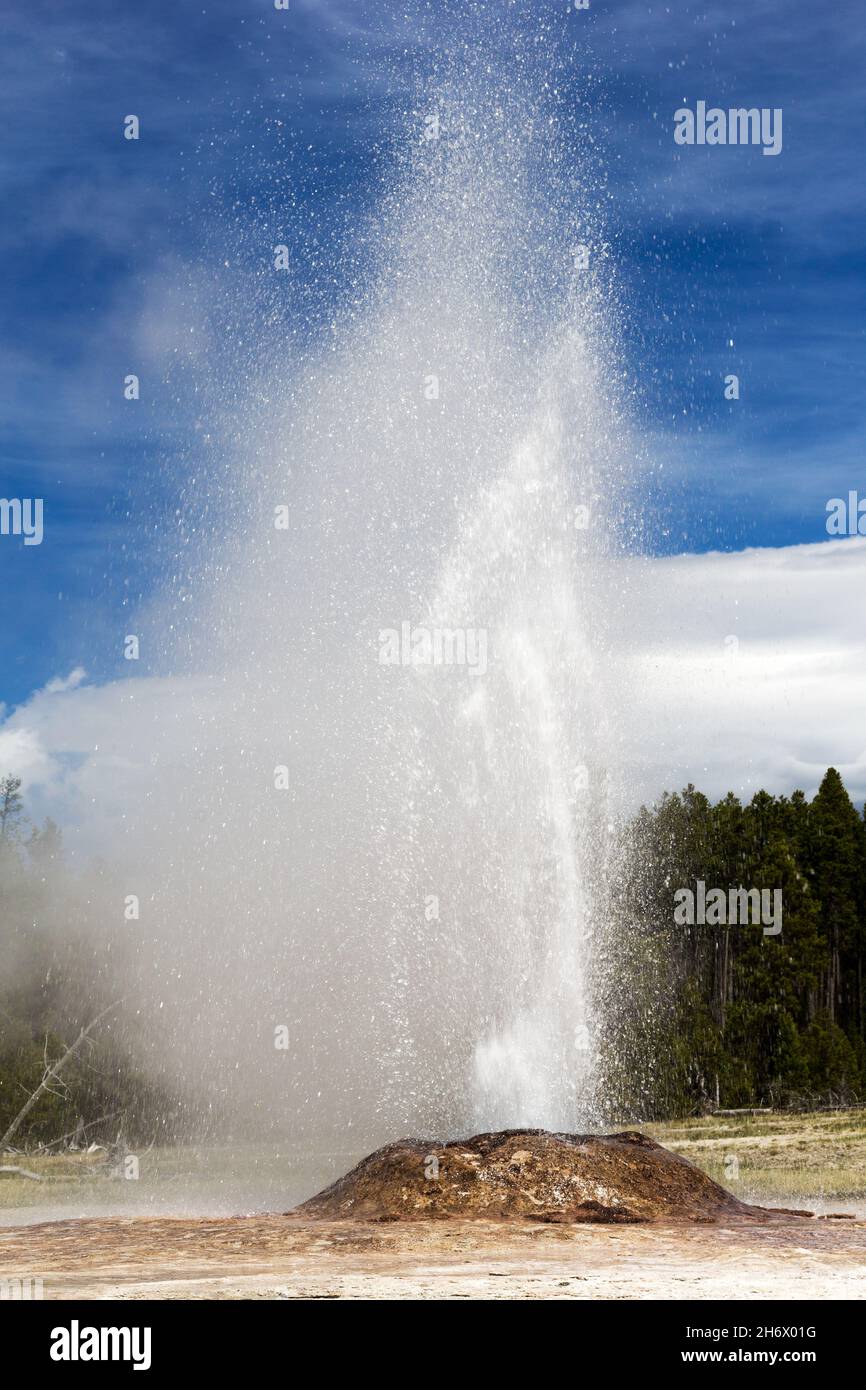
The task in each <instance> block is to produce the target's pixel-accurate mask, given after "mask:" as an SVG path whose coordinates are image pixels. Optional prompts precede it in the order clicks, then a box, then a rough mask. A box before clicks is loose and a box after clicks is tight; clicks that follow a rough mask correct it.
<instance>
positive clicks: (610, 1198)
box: [296, 1129, 811, 1222]
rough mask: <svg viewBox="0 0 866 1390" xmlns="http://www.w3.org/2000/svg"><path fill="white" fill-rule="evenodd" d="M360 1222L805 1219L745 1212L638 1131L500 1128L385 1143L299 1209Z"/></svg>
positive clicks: (758, 1209) (688, 1165) (755, 1209)
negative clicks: (448, 1138) (443, 1139)
mask: <svg viewBox="0 0 866 1390" xmlns="http://www.w3.org/2000/svg"><path fill="white" fill-rule="evenodd" d="M296 1214H297V1215H299V1216H306V1217H314V1218H322V1219H323V1220H331V1221H333V1220H340V1219H346V1218H349V1217H352V1218H354V1219H355V1220H362V1221H417V1220H423V1219H430V1218H437V1217H438V1218H443V1217H463V1218H466V1217H485V1218H487V1219H488V1220H491V1219H492V1220H511V1219H514V1218H520V1217H531V1218H534V1219H535V1220H536V1221H557V1222H559V1221H561V1222H571V1221H602V1222H605V1221H606V1222H616V1221H622V1222H635V1221H704V1222H706V1221H718V1220H725V1221H728V1220H731V1219H734V1220H749V1219H755V1218H758V1219H760V1220H764V1221H765V1220H766V1219H767V1218H768V1216H777V1215H784V1216H792V1215H799V1216H808V1215H810V1214H811V1213H809V1212H796V1213H795V1212H781V1213H780V1212H777V1211H772V1212H770V1211H767V1210H766V1209H765V1208H762V1207H752V1206H748V1205H747V1204H746V1203H745V1202H740V1201H738V1200H737V1198H736V1197H733V1196H732V1195H731V1193H730V1192H726V1191H725V1189H724V1188H723V1187H720V1186H719V1184H718V1183H716V1182H713V1180H712V1178H708V1177H707V1175H706V1174H705V1173H702V1172H701V1170H700V1169H699V1168H695V1167H694V1165H693V1164H691V1163H689V1162H688V1161H687V1160H686V1159H684V1158H680V1157H679V1156H678V1155H677V1154H674V1153H671V1152H670V1151H669V1150H668V1149H664V1148H662V1146H661V1145H660V1144H656V1143H655V1141H654V1140H652V1139H648V1138H647V1137H646V1136H645V1135H643V1134H636V1133H631V1132H628V1133H625V1134H604V1135H600V1134H550V1133H548V1132H547V1131H546V1130H543V1129H506V1130H502V1131H500V1132H499V1133H497V1134H476V1135H475V1137H474V1138H472V1139H461V1140H455V1141H454V1142H453V1143H450V1144H439V1143H434V1142H430V1141H427V1140H421V1139H401V1140H399V1141H398V1142H397V1143H396V1144H386V1146H385V1147H384V1148H383V1149H377V1150H376V1152H375V1153H372V1154H370V1155H369V1156H368V1157H367V1158H365V1159H362V1161H361V1162H360V1163H359V1164H358V1165H357V1167H355V1168H353V1169H352V1171H351V1172H350V1173H347V1174H346V1175H345V1177H342V1178H340V1179H338V1181H337V1182H335V1183H332V1184H331V1186H330V1187H326V1188H325V1190H324V1191H323V1192H320V1193H318V1195H317V1196H315V1197H311V1198H310V1199H309V1201H307V1202H304V1203H303V1204H302V1205H301V1206H299V1207H297V1208H296Z"/></svg>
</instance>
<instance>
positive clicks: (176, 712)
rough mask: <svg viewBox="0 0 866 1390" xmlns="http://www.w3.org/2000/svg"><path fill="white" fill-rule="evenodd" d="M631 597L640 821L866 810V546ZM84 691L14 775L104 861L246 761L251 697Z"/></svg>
mask: <svg viewBox="0 0 866 1390" xmlns="http://www.w3.org/2000/svg"><path fill="white" fill-rule="evenodd" d="M620 579H621V581H622V594H623V596H624V600H623V602H622V604H621V617H620V619H619V622H618V624H617V627H616V631H615V633H614V640H613V642H612V644H611V649H612V653H613V655H612V657H611V663H612V666H613V675H614V677H615V681H614V684H615V686H616V687H617V688H618V690H619V692H620V693H619V698H618V712H617V715H616V719H615V720H614V721H613V722H614V724H615V725H618V727H619V738H618V748H617V750H616V753H615V756H614V762H615V763H618V764H619V769H618V770H617V768H616V767H615V768H614V784H615V785H618V786H619V790H620V793H621V795H622V798H623V799H624V801H625V803H626V804H630V805H634V804H635V803H636V802H637V801H638V800H646V799H651V798H653V797H654V796H656V795H657V794H658V793H659V792H660V791H661V790H663V789H665V788H668V789H672V790H673V789H677V788H679V787H681V786H683V785H684V784H685V783H686V782H687V781H692V782H694V783H695V784H696V785H697V786H698V787H700V788H701V789H702V790H703V791H705V792H707V794H709V795H712V796H718V795H722V794H723V793H724V792H726V791H727V790H729V789H731V790H733V791H735V792H737V793H738V794H740V795H743V796H746V797H748V796H750V795H751V794H752V793H753V792H754V791H755V790H757V789H758V788H759V787H765V788H766V789H767V790H768V791H773V792H790V791H792V790H793V789H794V788H795V787H802V788H803V789H804V790H805V791H806V792H807V793H810V794H811V793H813V792H814V791H815V789H816V787H817V785H818V783H819V781H820V778H821V776H822V774H823V772H824V771H825V770H826V768H827V766H828V765H831V764H832V765H834V766H836V767H838V768H839V770H840V772H841V773H842V775H843V777H844V779H845V782H846V785H847V786H848V788H849V791H850V792H851V794H852V796H853V797H854V798H855V799H856V800H858V801H861V800H863V799H864V797H866V719H864V709H866V698H864V696H866V632H864V624H863V612H864V599H866V540H860V539H852V540H845V541H828V542H825V543H822V544H816V545H805V546H795V547H789V548H786V549H778V550H746V551H740V552H737V553H734V554H719V553H715V554H706V555H679V556H674V557H670V558H663V559H631V560H628V561H625V562H624V563H623V566H622V571H621V574H620ZM731 639H736V641H735V642H734V641H732V640H731ZM83 680H84V671H83V668H81V667H76V668H75V670H74V671H72V672H71V673H70V675H69V676H67V677H65V678H57V679H55V680H52V681H50V682H49V683H48V685H47V686H46V687H45V689H44V690H41V691H38V692H37V693H35V694H34V695H33V696H32V697H31V698H30V699H29V700H28V701H27V702H26V703H25V704H24V705H22V706H20V707H18V708H17V709H15V710H13V711H11V712H7V713H6V717H5V719H4V720H3V722H2V723H0V773H5V772H12V773H15V774H16V775H18V776H21V777H22V778H23V779H24V782H25V784H26V789H27V797H28V804H29V805H30V807H31V810H32V812H33V814H34V817H35V818H38V817H39V816H41V815H43V814H51V815H52V816H53V817H54V818H55V819H56V820H58V821H59V822H60V823H61V824H62V825H63V826H64V827H65V828H66V832H67V838H68V839H69V840H70V842H71V843H75V842H76V841H77V842H78V843H80V844H81V845H82V846H85V847H86V848H87V849H88V850H89V851H91V852H92V851H99V852H106V853H108V852H110V851H111V847H112V844H113V842H114V836H115V833H116V830H117V827H118V826H119V825H121V824H122V823H123V822H125V821H126V820H127V818H128V812H129V808H130V807H131V806H132V805H135V804H136V803H141V802H143V801H145V800H147V799H149V798H151V797H154V796H156V795H158V793H157V791H156V788H157V787H158V786H159V785H160V779H161V778H162V779H164V778H165V776H169V777H170V778H171V779H172V783H173V784H174V785H175V786H176V785H177V784H178V781H179V780H183V779H188V780H190V781H194V780H195V779H196V778H200V777H201V775H202V770H203V769H204V770H207V769H209V768H212V769H213V768H219V766H220V765H221V763H222V761H223V758H224V757H225V758H226V759H227V760H228V761H232V759H233V753H234V751H235V750H234V745H235V743H236V742H237V737H236V727H235V722H234V720H235V716H236V713H237V702H238V698H239V691H238V687H237V686H235V685H227V684H226V683H224V682H223V683H212V682H210V681H208V680H207V679H206V678H205V677H189V676H183V677H180V676H178V677H162V678H144V679H128V680H123V681H116V682H112V683H110V684H107V685H103V686H96V685H84V684H82V682H83ZM278 704H279V707H280V709H282V708H283V704H282V702H281V701H280V702H278ZM245 737H246V739H247V747H248V749H250V750H255V747H256V741H257V739H258V740H259V742H260V745H261V748H262V749H263V750H269V749H270V745H271V743H272V742H273V732H272V730H270V729H263V730H261V731H256V730H255V729H250V728H249V727H247V728H246V729H245ZM263 756H264V761H265V762H266V761H267V757H268V752H265V753H264V754H263ZM271 761H273V758H271ZM163 785H165V783H164V782H163Z"/></svg>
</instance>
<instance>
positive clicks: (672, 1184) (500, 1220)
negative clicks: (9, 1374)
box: [0, 1117, 866, 1300]
mask: <svg viewBox="0 0 866 1390" xmlns="http://www.w3.org/2000/svg"><path fill="white" fill-rule="evenodd" d="M731 1123H733V1122H731ZM737 1123H740V1122H737ZM802 1123H803V1122H802V1120H801V1124H800V1129H798V1130H795V1129H794V1128H793V1127H792V1128H791V1129H790V1131H789V1132H787V1133H785V1134H784V1135H782V1136H781V1139H782V1140H788V1141H790V1142H788V1143H787V1144H786V1143H784V1142H781V1143H780V1145H779V1151H780V1152H781V1153H782V1154H783V1156H784V1161H785V1162H790V1161H791V1160H790V1155H791V1153H792V1152H794V1151H795V1150H796V1146H797V1145H799V1144H801V1143H802V1138H799V1137H798V1138H795V1137H794V1136H795V1135H801V1134H802ZM853 1125H854V1130H855V1131H856V1132H855V1133H852V1132H849V1128H850V1127H849V1128H845V1127H844V1126H843V1127H842V1128H841V1130H840V1126H839V1125H838V1124H837V1125H836V1126H835V1127H831V1126H825V1129H826V1130H827V1131H828V1133H829V1132H830V1131H831V1129H832V1134H833V1138H832V1144H833V1145H835V1146H836V1147H837V1148H839V1150H840V1152H839V1157H841V1156H842V1155H843V1151H844V1154H845V1155H847V1161H848V1162H849V1163H850V1162H851V1161H852V1160H855V1162H856V1159H855V1154H856V1152H859V1150H857V1148H856V1146H857V1144H858V1143H859V1129H858V1128H857V1127H858V1126H860V1127H862V1120H860V1119H859V1118H856V1117H855V1120H854V1122H853ZM753 1127H754V1129H755V1132H754V1133H752V1132H751V1131H752V1128H753ZM740 1128H741V1129H742V1128H746V1129H749V1131H750V1132H749V1134H746V1135H744V1134H743V1133H739V1134H737V1135H733V1134H731V1133H728V1132H723V1133H721V1134H720V1133H718V1132H716V1131H714V1130H713V1127H712V1124H710V1123H708V1122H695V1129H694V1130H692V1131H688V1130H681V1131H678V1132H677V1133H676V1138H675V1140H674V1142H676V1143H677V1147H678V1148H679V1149H680V1151H681V1152H683V1151H685V1152H687V1153H688V1155H689V1158H690V1159H694V1160H695V1165H693V1163H692V1162H686V1161H685V1160H684V1159H682V1158H679V1157H677V1155H676V1154H674V1153H672V1152H670V1151H668V1150H666V1149H661V1148H659V1146H658V1145H657V1144H654V1143H653V1142H652V1141H651V1140H649V1139H647V1138H646V1137H645V1136H642V1135H640V1134H630V1135H629V1134H627V1135H621V1136H608V1137H606V1138H605V1137H584V1138H581V1137H580V1136H556V1135H545V1134H543V1133H542V1132H538V1131H530V1132H527V1131H522V1132H512V1133H506V1134H502V1135H482V1136H476V1137H475V1138H474V1139H472V1140H470V1141H462V1142H461V1143H457V1144H448V1145H437V1144H431V1143H429V1142H421V1141H403V1142H401V1143H399V1144H395V1145H389V1146H387V1147H386V1148H385V1149H384V1150H378V1151H377V1152H376V1154H373V1155H371V1156H370V1157H369V1158H367V1159H366V1160H363V1161H362V1162H361V1163H360V1164H359V1165H357V1167H356V1168H355V1169H353V1170H352V1171H350V1172H349V1173H348V1174H346V1176H345V1177H344V1178H342V1179H339V1180H338V1181H337V1182H336V1183H334V1184H332V1185H331V1187H330V1188H326V1189H325V1190H324V1192H322V1193H320V1194H319V1196H318V1197H317V1198H314V1199H311V1200H310V1201H308V1202H307V1203H304V1204H303V1205H302V1207H301V1208H299V1209H298V1211H296V1212H294V1213H285V1214H267V1215H261V1214H260V1215H253V1216H224V1217H219V1218H213V1217H211V1218H194V1217H162V1216H160V1217H153V1216H125V1217H121V1216H115V1217H107V1218H101V1217H100V1218H97V1219H92V1220H62V1221H51V1222H43V1223H39V1224H33V1225H30V1226H18V1227H15V1226H9V1227H7V1228H6V1229H4V1230H0V1281H2V1280H4V1279H11V1280H15V1279H25V1278H28V1277H31V1278H39V1279H41V1280H42V1283H43V1288H44V1296H45V1297H46V1298H48V1299H63V1298H92V1299H114V1298H121V1299H153V1298H158V1299H163V1298H172V1299H214V1298H218V1299H237V1298H244V1299H248V1298H267V1299H319V1298H328V1299H413V1300H414V1299H575V1298H577V1299H593V1298H604V1299H635V1298H661V1299H682V1298H689V1299H691V1298H698V1299H703V1298H714V1299H717V1298H725V1299H734V1300H736V1299H761V1300H784V1299H797V1298H803V1299H825V1298H826V1299H831V1298H845V1299H860V1298H864V1297H866V1221H863V1220H832V1219H826V1218H822V1217H819V1218H809V1217H800V1216H790V1215H787V1216H786V1215H784V1214H782V1213H780V1212H778V1211H776V1212H773V1211H768V1210H764V1209H761V1208H758V1207H753V1206H749V1205H747V1204H745V1203H744V1202H743V1201H741V1200H739V1199H738V1198H737V1197H735V1196H734V1195H733V1194H732V1193H731V1192H730V1191H728V1190H726V1189H725V1188H724V1187H722V1186H721V1185H720V1184H718V1183H716V1182H715V1181H714V1180H713V1179H712V1178H710V1177H709V1176H708V1175H707V1174H706V1173H705V1172H703V1171H702V1168H703V1167H706V1166H709V1164H710V1161H711V1162H712V1164H713V1165H716V1166H719V1165H725V1164H727V1165H728V1166H729V1165H730V1160H731V1158H732V1156H733V1157H737V1156H739V1158H738V1162H740V1164H741V1168H742V1170H744V1171H745V1172H746V1173H748V1174H750V1175H751V1176H750V1182H752V1183H753V1182H754V1176H755V1173H756V1172H757V1171H758V1170H757V1168H756V1166H755V1163H754V1162H753V1161H752V1159H751V1158H750V1155H751V1154H753V1153H760V1152H762V1151H763V1149H764V1148H766V1142H765V1141H767V1140H768V1138H769V1137H770V1136H769V1129H770V1124H769V1121H767V1120H765V1119H762V1118H756V1119H754V1121H753V1120H752V1119H750V1120H749V1121H748V1123H747V1124H746V1125H745V1126H744V1125H742V1124H741V1125H740ZM672 1137H673V1136H672ZM716 1141H718V1143H716ZM849 1141H850V1142H849ZM707 1145H709V1146H711V1149H712V1154H711V1155H708V1154H707V1153H705V1152H704V1148H705V1146H707ZM834 1152H835V1150H834ZM826 1157H827V1153H826V1152H824V1151H823V1150H822V1155H821V1163H823V1162H824V1160H825V1159H826ZM696 1164H701V1167H698V1166H696ZM774 1171H775V1170H774ZM818 1171H820V1172H823V1171H824V1169H823V1167H821V1164H819V1165H818ZM852 1171H853V1169H852ZM858 1171H859V1167H858ZM845 1183H846V1186H847V1185H849V1179H848V1178H846V1179H845ZM738 1190H740V1191H741V1192H742V1191H743V1187H742V1184H741V1187H740V1189H738ZM750 1195H751V1194H750ZM835 1206H836V1209H837V1210H840V1209H843V1210H844V1208H843V1207H840V1204H839V1203H836V1204H835ZM491 1213H495V1216H496V1219H491ZM360 1218H363V1219H360ZM407 1218H408V1219H407Z"/></svg>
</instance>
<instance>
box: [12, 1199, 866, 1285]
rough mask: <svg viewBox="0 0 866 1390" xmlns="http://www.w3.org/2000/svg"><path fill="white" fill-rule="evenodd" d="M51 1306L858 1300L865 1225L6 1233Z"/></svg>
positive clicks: (89, 1228)
mask: <svg viewBox="0 0 866 1390" xmlns="http://www.w3.org/2000/svg"><path fill="white" fill-rule="evenodd" d="M27 1275H31V1276H38V1277H40V1278H42V1280H43V1284H44V1295H45V1297H46V1298H48V1299H63V1298H92V1299H115V1298H120V1299H154V1298H155V1299H164V1298H172V1299H214V1298H218V1299H235V1298H244V1299H246V1298H269V1299H319V1298H328V1299H367V1300H371V1299H551V1298H553V1299H575V1298H577V1299H593V1298H605V1299H635V1298H656V1299H683V1298H687V1299H691V1298H698V1299H709V1298H725V1299H733V1300H736V1299H761V1300H768V1301H769V1300H781V1299H798V1298H802V1299H833V1298H845V1299H859V1298H864V1297H866V1223H862V1222H857V1223H853V1222H831V1221H816V1220H814V1219H813V1220H806V1219H800V1220H791V1221H779V1220H775V1221H768V1222H766V1223H760V1222H757V1223H756V1222H735V1223H733V1224H729V1223H726V1222H721V1223H719V1224H713V1225H704V1224H698V1225H695V1224H687V1223H683V1222H680V1223H675V1224H671V1223H661V1224H641V1225H634V1226H630V1225H607V1226H606V1225H599V1224H590V1225H580V1224H578V1225H560V1224H552V1223H550V1222H537V1221H533V1220H525V1221H521V1222H516V1221H510V1222H493V1221H486V1220H472V1221H458V1220H433V1221H424V1220H422V1221H412V1222H405V1223H404V1222H388V1223H377V1222H355V1221H336V1222H334V1221H321V1220H312V1221H311V1220H302V1219H298V1218H297V1217H286V1216H255V1217H228V1218H221V1219H219V1220H212V1221H206V1220H190V1219H180V1218H177V1219H165V1218H158V1219H157V1218H146V1217H134V1218H127V1219H125V1220H124V1219H114V1220H106V1221H103V1220H96V1221H82V1222H79V1221H66V1222H52V1223H50V1224H46V1225H42V1226H31V1227H27V1228H17V1229H9V1230H6V1231H3V1232H0V1279H3V1278H8V1277H10V1276H12V1277H18V1278H21V1277H25V1276H27Z"/></svg>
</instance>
